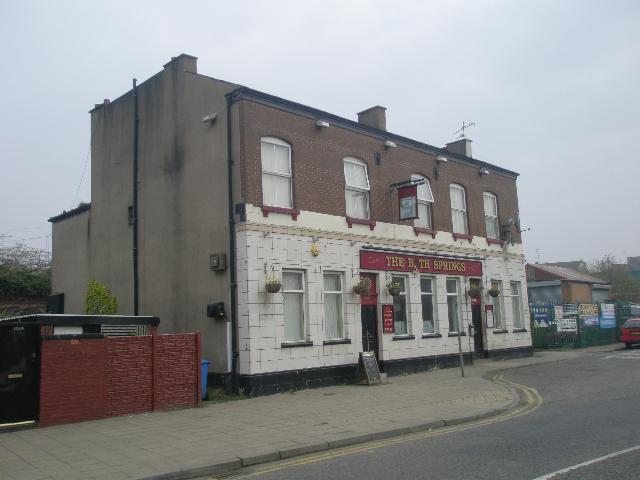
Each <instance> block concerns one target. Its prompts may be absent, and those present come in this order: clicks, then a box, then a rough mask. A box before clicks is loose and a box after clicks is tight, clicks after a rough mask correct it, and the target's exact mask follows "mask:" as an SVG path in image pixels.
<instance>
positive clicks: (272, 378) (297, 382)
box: [238, 364, 357, 397]
mask: <svg viewBox="0 0 640 480" xmlns="http://www.w3.org/2000/svg"><path fill="white" fill-rule="evenodd" d="M356 369H357V364H352V365H338V366H334V367H320V368H307V369H303V370H287V371H284V372H271V373H260V374H257V375H240V377H239V379H238V383H239V386H240V390H241V391H242V393H243V394H245V395H248V396H250V397H254V396H256V395H270V394H272V393H279V392H290V391H293V390H302V389H306V388H318V387H329V386H332V385H346V384H347V383H353V382H354V378H355V373H356Z"/></svg>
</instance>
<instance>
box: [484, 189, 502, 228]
mask: <svg viewBox="0 0 640 480" xmlns="http://www.w3.org/2000/svg"><path fill="white" fill-rule="evenodd" d="M488 198H489V199H491V201H492V202H493V207H494V210H495V212H496V214H495V215H490V214H489V212H487V209H486V208H485V199H488ZM482 208H483V209H484V228H485V233H486V234H487V238H493V239H495V240H498V239H500V222H499V221H498V218H499V216H498V213H499V212H498V197H496V196H495V195H494V194H493V193H491V192H483V193H482ZM489 222H491V223H493V225H494V227H495V232H496V233H495V236H490V235H489V228H488V225H489Z"/></svg>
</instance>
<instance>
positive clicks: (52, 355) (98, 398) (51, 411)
mask: <svg viewBox="0 0 640 480" xmlns="http://www.w3.org/2000/svg"><path fill="white" fill-rule="evenodd" d="M41 362H42V363H41V370H40V424H41V425H53V424H58V423H72V422H82V421H84V420H93V419H96V418H102V417H103V416H104V377H105V342H104V340H103V339H86V340H85V339H82V340H43V342H42V356H41Z"/></svg>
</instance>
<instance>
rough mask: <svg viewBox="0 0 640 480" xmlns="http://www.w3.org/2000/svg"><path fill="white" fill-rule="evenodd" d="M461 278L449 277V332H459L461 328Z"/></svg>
mask: <svg viewBox="0 0 640 480" xmlns="http://www.w3.org/2000/svg"><path fill="white" fill-rule="evenodd" d="M459 292H460V280H458V279H457V278H447V314H448V316H449V332H450V333H451V332H458V331H459V328H460V301H459V298H458V297H459Z"/></svg>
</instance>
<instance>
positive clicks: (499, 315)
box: [491, 279, 505, 330]
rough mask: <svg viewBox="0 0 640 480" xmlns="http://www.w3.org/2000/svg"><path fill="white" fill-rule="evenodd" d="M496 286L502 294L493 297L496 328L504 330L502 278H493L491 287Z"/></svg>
mask: <svg viewBox="0 0 640 480" xmlns="http://www.w3.org/2000/svg"><path fill="white" fill-rule="evenodd" d="M493 287H496V288H497V289H498V290H499V291H500V294H499V295H498V296H497V297H491V304H492V305H493V318H494V321H495V323H494V330H504V329H505V326H504V302H503V299H504V292H503V291H502V280H497V279H493V280H491V288H493Z"/></svg>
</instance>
